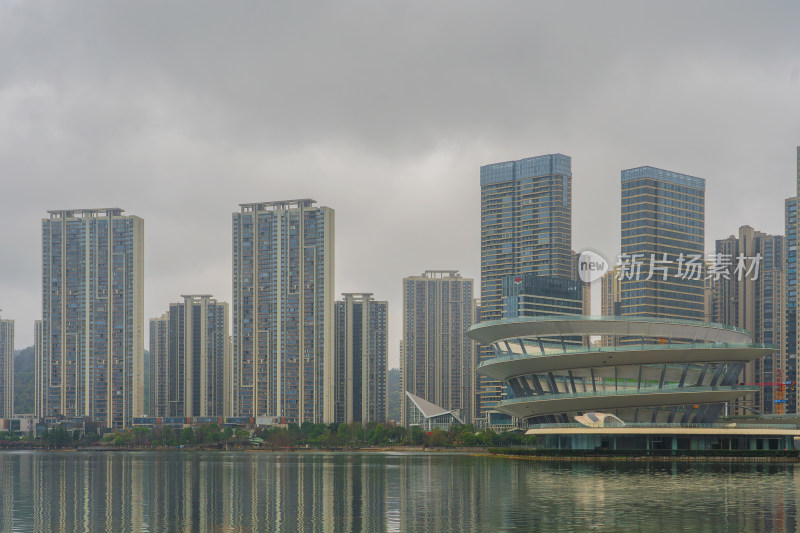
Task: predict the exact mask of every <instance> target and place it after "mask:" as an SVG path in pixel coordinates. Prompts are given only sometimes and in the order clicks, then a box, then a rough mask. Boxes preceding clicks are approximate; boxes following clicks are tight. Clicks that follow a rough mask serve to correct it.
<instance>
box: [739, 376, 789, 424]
mask: <svg viewBox="0 0 800 533" xmlns="http://www.w3.org/2000/svg"><path fill="white" fill-rule="evenodd" d="M780 379H781V371H780V370H778V380H779V381H763V382H761V383H743V385H753V386H756V387H775V398H774V399H773V400H772V403H774V404H775V408H776V410H777V411H778V412H777V414H779V415H782V414H783V413H784V412H785V407H786V398H785V392H786V386H787V385H794V384H795V382H794V381H780Z"/></svg>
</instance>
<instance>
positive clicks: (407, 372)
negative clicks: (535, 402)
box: [400, 270, 476, 425]
mask: <svg viewBox="0 0 800 533" xmlns="http://www.w3.org/2000/svg"><path fill="white" fill-rule="evenodd" d="M473 291H474V287H473V280H471V279H469V278H462V277H461V274H459V273H458V271H457V270H426V271H425V272H424V273H423V274H422V275H420V276H411V277H407V278H404V279H403V341H402V343H401V352H400V368H401V371H402V376H403V377H402V407H401V419H402V423H403V425H408V423H409V421H410V420H411V409H412V405H411V401H410V400H409V399H408V397H407V396H406V394H405V393H406V391H408V392H410V393H411V394H414V395H415V396H419V397H420V398H422V399H423V400H427V401H429V402H431V403H433V404H435V405H437V406H439V407H442V408H444V409H446V410H448V411H453V410H458V412H459V413H460V417H461V419H462V420H465V421H467V422H470V421H472V419H473V416H474V412H475V407H474V405H473V404H474V399H475V394H474V390H475V388H474V387H475V364H476V361H475V343H474V342H473V341H472V340H470V339H469V338H468V337H467V330H468V329H469V328H470V326H472V325H473V324H474V322H475V312H476V311H475V302H474V292H473Z"/></svg>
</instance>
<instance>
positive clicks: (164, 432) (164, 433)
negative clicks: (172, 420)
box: [161, 426, 175, 446]
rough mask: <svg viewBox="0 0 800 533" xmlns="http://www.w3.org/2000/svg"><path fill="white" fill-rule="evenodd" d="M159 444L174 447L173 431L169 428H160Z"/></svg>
mask: <svg viewBox="0 0 800 533" xmlns="http://www.w3.org/2000/svg"><path fill="white" fill-rule="evenodd" d="M161 442H162V443H163V444H164V446H175V430H173V429H172V428H171V427H169V426H162V428H161Z"/></svg>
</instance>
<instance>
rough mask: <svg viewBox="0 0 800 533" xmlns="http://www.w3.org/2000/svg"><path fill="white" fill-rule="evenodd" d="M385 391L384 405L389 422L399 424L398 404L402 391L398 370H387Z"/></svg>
mask: <svg viewBox="0 0 800 533" xmlns="http://www.w3.org/2000/svg"><path fill="white" fill-rule="evenodd" d="M387 381H388V382H389V383H388V385H387V391H386V404H387V407H388V411H389V413H388V415H389V420H394V421H395V422H397V423H398V424H399V423H400V402H401V400H402V398H403V397H402V391H401V390H400V369H399V368H392V369H390V370H389V376H388V380H387Z"/></svg>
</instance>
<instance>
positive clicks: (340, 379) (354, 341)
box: [333, 293, 389, 423]
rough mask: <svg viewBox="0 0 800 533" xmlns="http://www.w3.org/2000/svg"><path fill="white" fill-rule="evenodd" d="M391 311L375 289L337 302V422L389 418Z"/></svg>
mask: <svg viewBox="0 0 800 533" xmlns="http://www.w3.org/2000/svg"><path fill="white" fill-rule="evenodd" d="M388 312H389V303H388V302H385V301H376V300H375V299H374V298H373V297H372V293H344V294H342V299H341V300H339V301H337V302H336V349H335V354H336V357H335V363H334V365H335V378H334V396H333V401H334V404H335V405H334V422H348V423H349V422H362V423H366V422H386V366H387V352H386V343H387V337H388Z"/></svg>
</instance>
